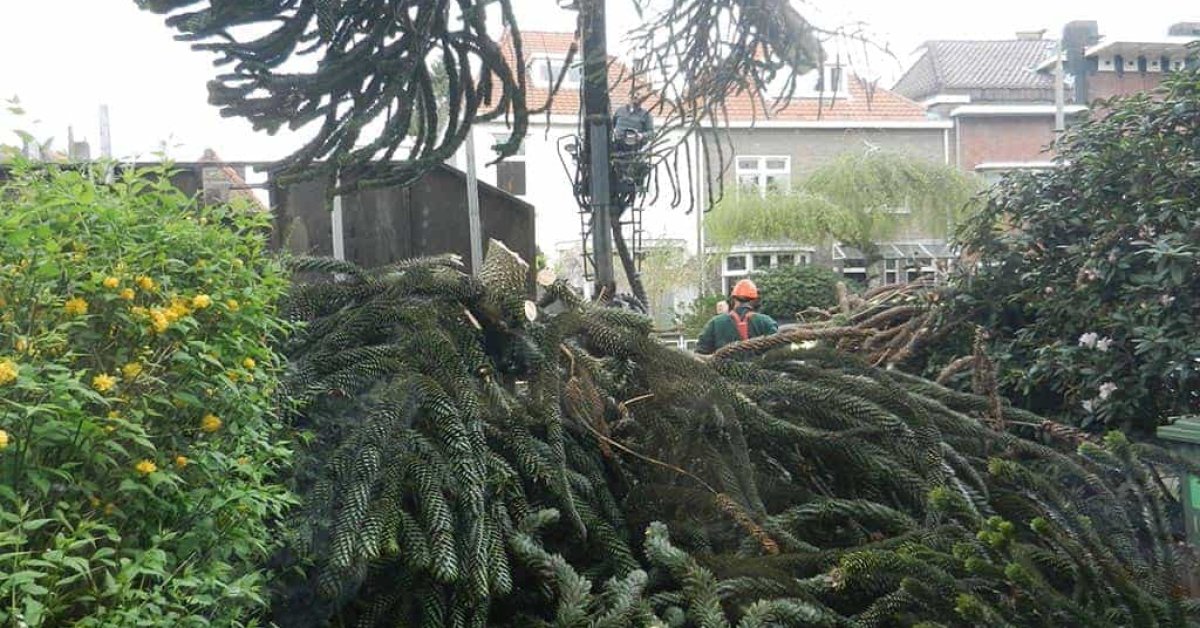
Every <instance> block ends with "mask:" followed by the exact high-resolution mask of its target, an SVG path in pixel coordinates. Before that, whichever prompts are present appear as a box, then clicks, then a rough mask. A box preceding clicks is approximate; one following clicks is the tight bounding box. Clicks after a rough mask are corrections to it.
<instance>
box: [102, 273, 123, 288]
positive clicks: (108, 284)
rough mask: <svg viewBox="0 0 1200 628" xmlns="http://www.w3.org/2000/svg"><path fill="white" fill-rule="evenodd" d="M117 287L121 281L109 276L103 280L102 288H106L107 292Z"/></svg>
mask: <svg viewBox="0 0 1200 628" xmlns="http://www.w3.org/2000/svg"><path fill="white" fill-rule="evenodd" d="M119 285H121V280H120V279H117V278H116V277H111V276H110V277H105V278H104V287H105V288H108V289H109V290H112V289H113V288H116V287H117V286H119Z"/></svg>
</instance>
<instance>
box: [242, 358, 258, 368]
mask: <svg viewBox="0 0 1200 628" xmlns="http://www.w3.org/2000/svg"><path fill="white" fill-rule="evenodd" d="M257 364H258V363H257V362H255V361H254V358H246V359H245V360H242V366H244V367H246V368H248V369H252V368H254V367H255V365H257Z"/></svg>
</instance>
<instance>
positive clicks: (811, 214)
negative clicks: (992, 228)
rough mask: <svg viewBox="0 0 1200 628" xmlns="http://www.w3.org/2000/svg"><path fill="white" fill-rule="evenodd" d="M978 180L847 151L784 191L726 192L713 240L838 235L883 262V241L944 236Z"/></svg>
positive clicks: (909, 160) (893, 157) (972, 204)
mask: <svg viewBox="0 0 1200 628" xmlns="http://www.w3.org/2000/svg"><path fill="white" fill-rule="evenodd" d="M979 190H980V188H979V183H978V181H977V180H976V179H975V178H973V177H972V176H970V175H965V174H962V173H961V172H959V171H958V170H956V169H954V168H953V167H951V166H947V165H943V164H938V163H934V162H932V161H929V160H926V159H920V158H914V157H911V156H907V155H903V154H899V153H893V152H887V151H869V152H866V153H861V154H855V153H848V154H846V155H843V156H841V157H840V158H838V159H837V160H835V161H833V162H832V163H830V164H827V165H825V166H822V167H820V168H818V169H816V170H815V171H813V172H812V174H810V175H808V176H807V177H805V178H804V179H803V180H802V181H801V182H800V183H799V184H798V185H797V186H796V188H795V190H793V191H791V192H790V193H787V194H771V195H768V196H767V197H766V198H760V197H758V196H756V195H752V194H743V195H741V196H740V197H726V198H725V199H724V200H723V201H722V202H721V203H720V204H719V205H718V206H717V207H716V208H715V209H714V210H713V211H712V212H711V213H709V215H708V216H707V217H706V220H705V229H706V234H707V237H708V239H709V240H710V242H712V243H713V244H716V245H717V246H721V247H726V246H731V245H734V244H738V243H743V242H754V241H759V242H776V241H792V242H799V243H807V244H818V243H824V242H828V241H830V240H836V241H839V242H842V243H844V244H848V245H850V246H853V247H855V248H858V249H859V250H861V251H863V252H864V253H865V254H866V255H867V259H868V262H869V263H870V262H874V261H877V260H878V243H879V242H884V241H887V240H889V239H892V238H894V237H896V236H898V235H901V234H907V233H919V234H921V235H922V237H943V238H944V237H946V236H948V235H949V234H950V233H951V232H952V230H953V228H954V226H955V225H956V224H958V223H959V222H960V220H961V219H962V218H963V217H964V216H966V215H967V214H969V213H970V212H972V211H974V210H975V209H976V208H977V201H976V194H977V193H978V192H979Z"/></svg>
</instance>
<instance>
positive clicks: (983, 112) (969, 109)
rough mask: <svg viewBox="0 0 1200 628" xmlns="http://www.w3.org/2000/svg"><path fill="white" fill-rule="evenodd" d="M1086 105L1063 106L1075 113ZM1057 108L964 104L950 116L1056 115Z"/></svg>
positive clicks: (1064, 109) (1049, 106)
mask: <svg viewBox="0 0 1200 628" xmlns="http://www.w3.org/2000/svg"><path fill="white" fill-rule="evenodd" d="M1087 109H1088V108H1087V107H1086V106H1084V105H1067V106H1065V107H1063V113H1065V114H1066V115H1075V114H1080V113H1083V112H1085V111H1087ZM1056 111H1057V109H1056V108H1055V106H1054V105H963V106H961V107H956V108H955V109H954V110H952V111H951V112H950V117H952V118H957V117H969V116H1039V115H1050V116H1052V115H1054V114H1055V112H1056Z"/></svg>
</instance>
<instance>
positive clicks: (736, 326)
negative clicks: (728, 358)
mask: <svg viewBox="0 0 1200 628" xmlns="http://www.w3.org/2000/svg"><path fill="white" fill-rule="evenodd" d="M729 296H730V299H731V300H732V302H733V303H732V304H731V306H730V309H729V313H727V314H717V315H716V316H714V317H712V318H711V319H709V321H708V323H707V324H706V325H705V326H704V331H702V332H700V340H699V341H698V342H697V343H696V353H701V354H705V355H707V354H710V353H712V352H714V351H716V350H717V349H720V348H721V347H724V346H725V345H727V344H730V343H734V342H738V341H739V340H749V339H750V338H756V337H758V336H769V335H771V334H773V333H775V332H778V331H779V323H776V322H775V319H773V318H771V317H770V316H767V315H766V314H762V313H759V312H755V311H754V307H755V305H756V304H757V302H758V286H756V285H754V282H753V281H750V280H749V279H743V280H741V281H739V282H737V284H735V285H734V286H733V292H732V293H730V295H729Z"/></svg>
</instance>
